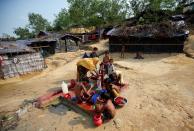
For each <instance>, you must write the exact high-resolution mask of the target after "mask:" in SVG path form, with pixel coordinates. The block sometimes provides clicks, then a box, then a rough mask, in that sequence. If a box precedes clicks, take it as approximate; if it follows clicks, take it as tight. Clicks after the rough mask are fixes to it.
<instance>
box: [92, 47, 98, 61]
mask: <svg viewBox="0 0 194 131" xmlns="http://www.w3.org/2000/svg"><path fill="white" fill-rule="evenodd" d="M97 51H98V48H97V47H94V48H93V50H92V52H91V54H90V58H94V57H98V55H97Z"/></svg>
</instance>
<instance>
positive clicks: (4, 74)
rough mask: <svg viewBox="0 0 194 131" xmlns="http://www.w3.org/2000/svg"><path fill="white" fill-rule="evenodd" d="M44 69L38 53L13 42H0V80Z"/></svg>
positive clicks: (42, 60)
mask: <svg viewBox="0 0 194 131" xmlns="http://www.w3.org/2000/svg"><path fill="white" fill-rule="evenodd" d="M45 67H46V65H45V61H44V58H43V57H42V55H41V54H40V52H35V50H33V49H32V48H29V47H27V46H25V45H18V44H16V43H15V42H0V78H3V79H6V78H11V77H15V76H20V75H23V74H27V73H30V72H35V71H42V70H43V69H44V68H45Z"/></svg>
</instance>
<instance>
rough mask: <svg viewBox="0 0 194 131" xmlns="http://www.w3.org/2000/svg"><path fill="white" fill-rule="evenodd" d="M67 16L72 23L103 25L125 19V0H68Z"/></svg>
mask: <svg viewBox="0 0 194 131" xmlns="http://www.w3.org/2000/svg"><path fill="white" fill-rule="evenodd" d="M68 2H69V4H70V7H69V10H68V11H69V15H70V16H69V17H70V19H71V20H72V22H73V23H74V24H78V25H84V26H103V25H105V24H112V23H115V22H119V21H122V20H123V19H125V17H126V14H127V10H126V8H125V7H126V5H127V4H126V1H125V0H68Z"/></svg>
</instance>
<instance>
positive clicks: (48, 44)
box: [18, 38, 57, 56]
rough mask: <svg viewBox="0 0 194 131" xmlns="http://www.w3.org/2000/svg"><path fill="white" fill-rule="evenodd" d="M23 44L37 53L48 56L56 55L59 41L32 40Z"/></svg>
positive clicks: (47, 39) (50, 39) (49, 39)
mask: <svg viewBox="0 0 194 131" xmlns="http://www.w3.org/2000/svg"><path fill="white" fill-rule="evenodd" d="M20 42H21V41H20ZM18 43H19V42H18ZM22 43H23V44H24V45H26V46H29V47H31V48H33V49H34V50H35V51H37V52H39V51H40V52H41V53H42V54H43V56H48V55H50V54H55V49H56V45H57V40H55V39H52V38H46V39H43V38H34V39H31V40H25V41H24V42H22Z"/></svg>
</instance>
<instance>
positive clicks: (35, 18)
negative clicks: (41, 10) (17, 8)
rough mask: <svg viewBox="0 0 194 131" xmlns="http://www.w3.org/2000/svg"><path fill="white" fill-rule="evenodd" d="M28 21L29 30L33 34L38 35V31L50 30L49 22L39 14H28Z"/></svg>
mask: <svg viewBox="0 0 194 131" xmlns="http://www.w3.org/2000/svg"><path fill="white" fill-rule="evenodd" d="M28 21H29V27H30V29H32V31H33V32H35V33H38V32H39V31H46V30H48V29H50V28H51V26H50V24H49V22H48V21H47V20H46V19H45V18H43V17H42V16H41V15H40V14H36V13H30V14H28Z"/></svg>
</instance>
